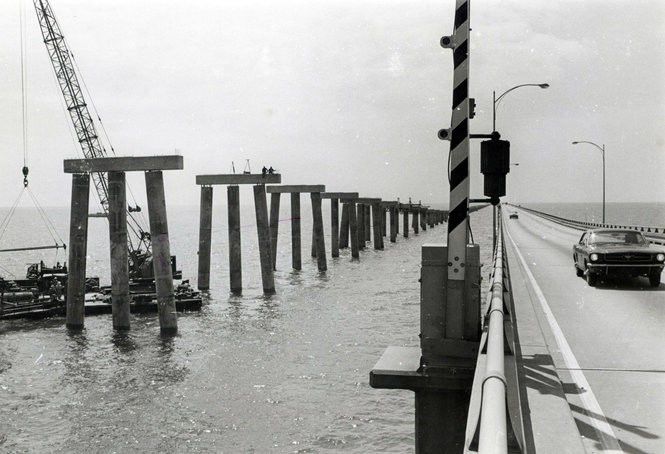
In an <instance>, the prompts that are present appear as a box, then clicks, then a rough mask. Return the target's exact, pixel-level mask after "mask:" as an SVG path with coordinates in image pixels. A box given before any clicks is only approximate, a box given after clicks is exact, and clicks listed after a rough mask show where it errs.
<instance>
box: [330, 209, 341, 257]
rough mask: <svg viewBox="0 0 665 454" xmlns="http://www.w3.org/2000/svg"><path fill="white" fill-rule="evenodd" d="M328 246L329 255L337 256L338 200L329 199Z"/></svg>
mask: <svg viewBox="0 0 665 454" xmlns="http://www.w3.org/2000/svg"><path fill="white" fill-rule="evenodd" d="M330 247H331V252H330V255H331V257H339V200H338V199H330Z"/></svg>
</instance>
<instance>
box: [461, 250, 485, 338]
mask: <svg viewBox="0 0 665 454" xmlns="http://www.w3.org/2000/svg"><path fill="white" fill-rule="evenodd" d="M480 286H481V277H480V246H479V245H478V244H467V245H466V267H465V271H464V287H465V295H466V299H467V301H466V304H465V306H464V309H465V312H466V313H465V314H464V329H463V333H462V338H463V339H466V340H474V341H475V340H479V339H480V335H481V332H480Z"/></svg>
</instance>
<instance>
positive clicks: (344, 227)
mask: <svg viewBox="0 0 665 454" xmlns="http://www.w3.org/2000/svg"><path fill="white" fill-rule="evenodd" d="M348 247H349V204H348V203H343V204H342V222H341V224H340V227H339V248H340V249H346V248H348Z"/></svg>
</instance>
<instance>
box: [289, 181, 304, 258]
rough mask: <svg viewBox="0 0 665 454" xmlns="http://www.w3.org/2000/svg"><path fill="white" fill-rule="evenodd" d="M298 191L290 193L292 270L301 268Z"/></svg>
mask: <svg viewBox="0 0 665 454" xmlns="http://www.w3.org/2000/svg"><path fill="white" fill-rule="evenodd" d="M300 243H301V238H300V193H299V192H292V193H291V262H292V265H291V266H292V268H293V269H294V270H301V269H302V258H301V253H300V249H301V247H300Z"/></svg>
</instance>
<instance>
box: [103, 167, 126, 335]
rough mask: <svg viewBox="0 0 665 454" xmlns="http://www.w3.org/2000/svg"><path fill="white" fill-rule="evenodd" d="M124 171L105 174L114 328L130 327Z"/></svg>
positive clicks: (124, 328) (123, 328)
mask: <svg viewBox="0 0 665 454" xmlns="http://www.w3.org/2000/svg"><path fill="white" fill-rule="evenodd" d="M126 193H127V192H126V186H125V172H109V173H108V195H109V213H108V214H109V237H110V241H111V310H112V311H113V329H117V330H127V329H129V257H128V253H127V195H126Z"/></svg>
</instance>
